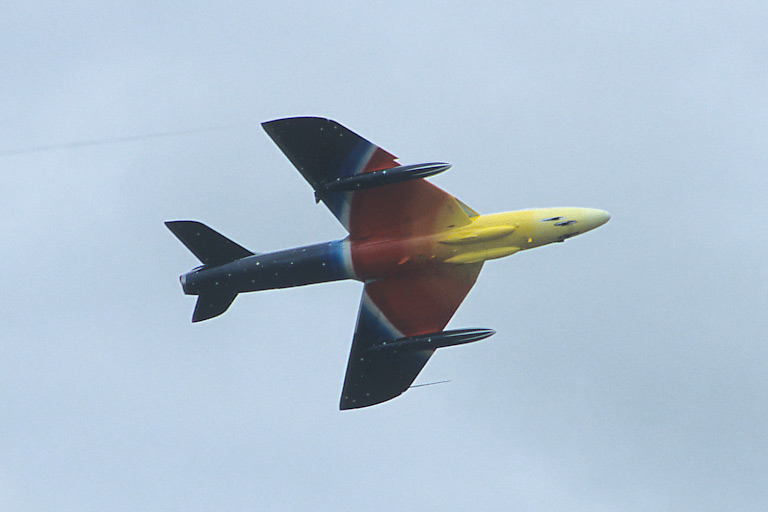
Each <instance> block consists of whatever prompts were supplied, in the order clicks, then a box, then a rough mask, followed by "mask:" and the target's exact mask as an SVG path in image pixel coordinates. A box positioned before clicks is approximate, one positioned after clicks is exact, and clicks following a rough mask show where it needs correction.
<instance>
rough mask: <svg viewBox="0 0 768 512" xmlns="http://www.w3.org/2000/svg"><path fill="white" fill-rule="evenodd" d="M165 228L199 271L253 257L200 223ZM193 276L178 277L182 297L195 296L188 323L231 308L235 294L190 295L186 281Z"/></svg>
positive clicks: (204, 292)
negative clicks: (199, 264) (197, 263)
mask: <svg viewBox="0 0 768 512" xmlns="http://www.w3.org/2000/svg"><path fill="white" fill-rule="evenodd" d="M165 225H166V226H168V229H170V230H171V233H173V234H174V235H176V238H178V239H179V240H180V241H181V243H183V244H184V245H185V246H186V247H187V249H189V250H190V251H192V254H194V255H195V256H197V259H199V260H200V261H201V262H202V263H203V264H204V265H205V267H203V269H201V270H204V269H206V268H209V267H217V266H219V265H225V264H227V263H231V262H233V261H235V260H239V259H241V258H246V257H248V256H253V255H254V253H252V252H251V251H249V250H248V249H246V248H245V247H242V246H241V245H238V244H237V243H235V242H233V241H232V240H230V239H229V238H227V237H225V236H224V235H221V234H219V233H217V232H216V231H214V230H212V229H211V228H209V227H208V226H206V225H205V224H203V223H201V222H196V221H192V220H176V221H170V222H166V223H165ZM194 272H195V271H193V272H192V273H190V274H186V275H183V276H181V284H182V287H183V288H184V293H187V294H192V295H198V294H199V296H198V298H197V305H196V306H195V312H194V313H193V314H192V321H193V322H201V321H203V320H208V319H209V318H213V317H215V316H219V315H220V314H222V313H224V312H225V311H226V310H227V309H228V308H229V306H230V305H231V304H232V301H234V300H235V297H237V292H233V291H231V290H226V289H224V290H213V291H207V290H206V289H203V290H192V291H190V290H188V288H187V279H188V276H189V275H192V274H193V273H194Z"/></svg>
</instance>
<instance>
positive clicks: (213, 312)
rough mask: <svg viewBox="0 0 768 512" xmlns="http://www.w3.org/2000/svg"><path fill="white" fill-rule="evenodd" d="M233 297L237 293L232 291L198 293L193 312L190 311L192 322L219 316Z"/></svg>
mask: <svg viewBox="0 0 768 512" xmlns="http://www.w3.org/2000/svg"><path fill="white" fill-rule="evenodd" d="M235 297H237V293H233V292H221V293H206V294H203V295H200V296H199V297H198V298H197V305H196V306H195V312H194V313H192V322H202V321H203V320H208V319H209V318H213V317H216V316H219V315H220V314H222V313H224V312H225V311H226V310H227V309H228V308H229V306H230V305H231V304H232V301H234V300H235Z"/></svg>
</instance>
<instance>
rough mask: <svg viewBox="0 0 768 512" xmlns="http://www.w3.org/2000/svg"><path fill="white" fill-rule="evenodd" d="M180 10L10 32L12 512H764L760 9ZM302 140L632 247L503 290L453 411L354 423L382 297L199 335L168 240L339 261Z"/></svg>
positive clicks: (316, 306)
mask: <svg viewBox="0 0 768 512" xmlns="http://www.w3.org/2000/svg"><path fill="white" fill-rule="evenodd" d="M157 4H158V3H157V2H144V1H138V2H95V1H92V2H88V1H84V2H74V3H73V2H16V1H11V2H5V3H4V4H3V5H2V7H0V62H2V73H0V98H2V99H0V119H1V120H2V122H0V169H2V171H1V172H2V186H1V187H0V240H1V242H0V262H1V263H2V269H3V270H2V272H1V273H0V305H1V307H0V509H2V510H4V511H5V510H7V511H44V510H45V511H47V510H67V511H69V510H72V511H103V510H116V511H121V510H126V511H128V510H131V511H133V510H173V511H176V510H178V511H198V510H199V511H209V510H217V511H218V510H223V511H230V510H233V511H234V510H259V511H273V510H275V511H277V510H320V511H336V510H361V511H390V510H443V511H462V510H492V511H495V510H520V511H550V510H568V511H614V510H630V511H643V512H647V511H686V512H688V511H691V510H697V511H709V510H711V511H722V510H738V511H742V510H762V509H764V508H765V507H766V504H768V436H766V432H768V376H767V374H766V368H767V367H768V336H767V335H766V333H768V314H766V311H768V237H766V226H765V222H764V219H763V218H764V213H765V208H766V192H768V178H766V176H767V173H766V169H768V149H767V148H768V31H766V25H767V23H768V7H766V6H765V4H764V2H719V3H718V2H702V1H695V2H693V1H650V2H575V3H574V4H573V5H566V3H565V2H510V1H499V2H444V1H441V2H417V5H414V3H413V2H397V1H395V2H386V3H383V2H382V3H380V5H379V6H373V7H371V6H370V5H365V3H363V2H310V1H303V2H282V3H281V2H277V3H274V2H273V3H269V4H268V5H267V4H264V5H261V3H259V2H222V1H218V2H210V3H204V2H160V5H159V6H158V5H157ZM296 115H319V116H325V117H330V118H333V119H336V120H338V121H339V122H341V123H342V124H344V125H346V126H348V127H349V128H350V129H352V130H354V131H356V132H358V133H360V134H362V135H363V136H365V137H366V138H368V139H370V140H371V141H373V142H374V143H376V144H378V145H380V146H382V147H383V148H385V149H386V150H388V151H390V152H392V153H393V154H395V155H397V156H399V157H400V161H401V162H402V163H419V162H425V161H446V162H450V163H452V164H453V169H452V170H451V171H449V172H447V173H444V174H442V175H440V176H437V177H435V178H434V179H433V180H432V181H433V182H434V183H435V184H437V185H438V186H440V187H442V188H444V189H446V190H447V191H449V192H451V193H453V194H455V195H456V196H458V197H459V198H461V199H462V200H463V201H465V202H466V203H467V204H469V205H470V206H471V207H473V208H474V209H476V210H478V211H479V212H481V213H492V212H497V211H508V210H515V209H523V208H530V207H545V206H582V207H591V208H601V209H605V210H608V211H610V212H611V213H612V215H613V218H612V220H611V221H610V222H609V223H608V224H607V225H605V226H604V227H602V228H600V229H598V230H596V231H593V232H590V233H588V234H586V235H584V236H581V237H577V238H574V239H571V240H568V241H567V242H566V243H564V244H556V245H554V246H547V247H544V248H540V249H536V250H533V251H529V252H524V253H520V254H517V255H515V256H512V257H510V258H507V259H504V260H499V261H493V262H489V263H487V264H486V265H485V268H484V269H483V271H482V273H481V275H480V278H479V280H478V282H477V285H476V286H475V288H474V289H473V290H472V292H471V293H470V294H469V296H468V297H467V300H466V301H465V302H464V304H463V305H462V306H461V308H460V309H459V311H458V312H457V314H456V315H455V317H454V318H453V320H452V321H451V323H450V324H449V327H453V328H462V327H490V328H494V329H496V330H497V331H498V334H497V335H496V336H494V337H493V338H490V339H488V340H487V341H483V342H480V343H476V344H472V345H467V346H463V347H455V348H447V349H443V350H440V351H438V352H437V353H436V354H435V356H434V357H433V358H432V359H431V360H430V362H429V364H428V365H427V366H426V368H425V369H424V371H423V372H422V374H421V375H420V376H419V378H418V379H417V383H419V382H421V383H425V382H431V381H437V380H443V379H451V382H450V383H449V384H442V385H438V386H429V387H424V388H418V389H413V390H411V391H408V392H407V393H405V394H404V395H402V396H401V397H399V398H397V399H395V400H393V401H391V402H387V403H385V404H382V405H379V406H375V407H371V408H368V409H363V410H356V411H344V412H340V411H339V410H338V402H339V395H340V392H341V386H342V382H343V377H344V371H345V367H346V362H347V354H348V350H349V347H350V343H351V338H352V333H353V330H354V324H355V318H356V314H357V307H358V302H359V297H360V292H361V289H362V285H361V284H360V283H356V282H342V283H331V284H323V285H317V286H313V287H305V288H298V289H292V290H282V291H273V292H264V293H259V294H249V295H245V296H241V297H239V298H238V299H237V300H236V301H235V303H234V304H233V306H232V307H231V308H230V310H229V311H228V312H227V313H226V314H225V315H223V316H221V317H219V318H216V319H214V320H211V321H208V322H203V323H201V324H195V325H192V324H191V323H190V317H191V314H192V309H193V306H194V298H192V297H186V296H184V295H183V294H182V291H181V287H180V285H179V282H178V276H179V275H180V274H182V273H184V272H186V271H188V270H190V269H191V268H192V267H194V266H196V265H197V264H198V263H197V260H195V258H194V257H193V256H192V255H191V254H190V253H189V252H188V251H187V250H186V249H185V248H184V247H183V246H182V245H181V244H180V243H179V242H178V241H177V240H176V239H175V238H174V237H173V236H172V235H171V233H170V232H168V231H167V230H166V228H165V227H164V226H163V221H166V220H175V219H196V220H200V221H203V222H205V223H207V224H209V225H210V226H212V227H213V228H215V229H217V230H220V231H221V232H222V233H224V234H226V235H227V236H230V237H231V238H233V239H234V240H236V241H238V242H239V243H240V244H242V245H243V246H245V247H247V248H249V249H251V250H253V251H258V252H266V251H270V250H277V249H281V248H286V247H291V246H297V245H304V244H309V243H314V242H320V241H324V240H330V239H338V238H342V237H343V236H344V235H345V232H344V230H343V228H342V227H341V226H340V225H339V224H338V223H337V221H336V220H335V219H334V218H333V216H332V215H331V214H330V213H329V212H328V211H327V210H326V209H325V208H323V207H322V206H318V205H315V202H314V200H313V195H312V191H311V189H310V187H309V186H308V185H307V184H306V183H305V182H304V180H303V179H302V178H301V176H300V175H299V174H298V173H297V172H296V171H295V170H294V169H293V167H292V166H291V165H290V163H289V162H288V160H287V159H286V158H285V157H284V156H283V155H282V154H281V153H280V151H279V150H278V149H277V148H276V147H275V146H274V145H273V144H272V142H271V141H270V139H269V138H268V137H267V136H266V134H265V133H264V132H263V131H262V130H261V128H260V126H259V123H260V122H262V121H266V120H270V119H274V118H277V117H287V116H296ZM198 129H199V130H202V131H198V132H195V133H190V134H186V135H177V136H171V137H164V138H147V139H143V140H138V141H133V142H122V143H114V144H101V145H94V146H77V147H70V148H60V149H38V150H32V151H27V152H23V151H21V150H25V149H31V148H39V147H42V146H55V145H59V144H64V145H66V144H69V143H73V142H80V141H94V140H104V139H113V138H123V137H135V136H142V135H148V134H157V133H163V132H175V131H183V130H198ZM20 151H21V152H20Z"/></svg>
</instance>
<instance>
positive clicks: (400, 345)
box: [368, 329, 496, 351]
mask: <svg viewBox="0 0 768 512" xmlns="http://www.w3.org/2000/svg"><path fill="white" fill-rule="evenodd" d="M494 334H496V331H494V330H493V329H456V330H453V331H441V332H433V333H429V334H419V335H416V336H406V337H404V338H397V339H396V340H394V341H385V342H384V343H381V344H379V345H374V346H373V347H371V348H370V349H368V350H372V351H381V350H387V351H399V350H407V351H415V350H432V349H436V348H442V347H451V346H453V345H463V344H465V343H472V342H474V341H480V340H484V339H485V338H488V337H490V336H493V335H494Z"/></svg>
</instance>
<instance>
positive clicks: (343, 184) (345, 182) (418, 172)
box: [317, 162, 451, 197]
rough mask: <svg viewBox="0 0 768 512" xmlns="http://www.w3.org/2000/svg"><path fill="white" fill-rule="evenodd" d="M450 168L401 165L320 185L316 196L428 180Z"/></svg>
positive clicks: (432, 164) (442, 165)
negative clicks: (421, 179) (422, 179)
mask: <svg viewBox="0 0 768 512" xmlns="http://www.w3.org/2000/svg"><path fill="white" fill-rule="evenodd" d="M450 168H451V164H446V163H444V162H432V163H427V164H415V165H402V166H399V167H392V168H389V169H380V170H378V171H371V172H366V173H363V174H355V175H353V176H345V177H343V178H336V179H335V180H330V181H326V182H325V183H323V184H321V185H320V186H319V187H318V189H317V196H318V197H320V196H322V195H323V194H325V193H330V192H352V191H355V190H363V189H366V188H373V187H381V186H384V185H392V184H395V183H400V182H403V181H409V180H415V179H419V178H428V177H430V176H434V175H435V174H439V173H441V172H444V171H447V170H448V169H450Z"/></svg>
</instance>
